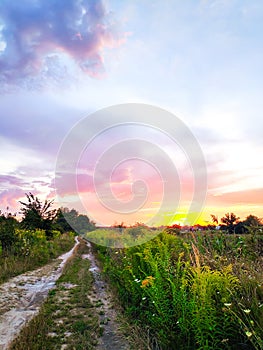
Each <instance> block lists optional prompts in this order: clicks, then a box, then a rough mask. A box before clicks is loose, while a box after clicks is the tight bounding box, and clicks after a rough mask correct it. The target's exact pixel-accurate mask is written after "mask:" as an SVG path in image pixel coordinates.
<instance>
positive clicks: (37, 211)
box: [0, 192, 96, 254]
mask: <svg viewBox="0 0 263 350" xmlns="http://www.w3.org/2000/svg"><path fill="white" fill-rule="evenodd" d="M19 203H20V204H21V209H20V214H21V215H22V218H21V220H20V221H18V220H17V217H16V215H15V214H12V213H10V212H8V208H7V211H6V212H1V211H0V244H1V248H2V253H3V254H7V253H8V252H9V251H10V250H11V249H12V246H13V245H14V244H15V243H16V239H17V235H16V230H17V229H24V230H28V231H35V230H43V231H44V233H45V235H46V238H47V239H52V238H53V235H54V234H55V233H58V232H59V233H61V234H62V233H65V232H70V231H76V232H77V233H78V234H79V233H80V234H82V233H83V234H84V233H85V232H87V231H93V230H94V229H95V228H96V227H95V224H94V222H92V221H91V220H90V219H89V218H88V216H86V215H83V214H79V213H78V212H77V210H75V209H68V208H63V207H62V208H59V209H54V208H52V205H53V203H54V200H47V199H46V200H45V201H44V202H42V201H41V200H40V199H39V198H38V197H36V196H34V194H33V193H31V192H29V193H26V201H19ZM69 222H70V223H71V225H70V224H69Z"/></svg>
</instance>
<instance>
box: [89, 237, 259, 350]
mask: <svg viewBox="0 0 263 350" xmlns="http://www.w3.org/2000/svg"><path fill="white" fill-rule="evenodd" d="M256 240H257V241H256V244H255V239H254V241H253V240H252V239H251V236H249V235H248V236H242V237H238V236H230V235H222V234H214V235H213V234H210V233H208V234H197V235H186V236H172V235H168V234H166V233H161V234H160V235H159V236H158V237H156V238H155V239H153V240H151V241H149V242H147V243H145V244H143V245H139V246H134V247H131V248H126V249H125V248H124V249H110V248H105V247H102V246H99V247H97V248H96V247H95V249H97V251H98V256H99V258H100V259H101V261H102V263H103V268H104V272H105V274H106V276H108V278H109V279H110V281H111V282H112V285H114V288H116V290H117V292H118V295H119V299H120V302H121V304H122V305H123V307H124V309H125V312H126V314H127V315H129V316H130V318H131V320H135V321H134V322H135V323H137V324H138V325H139V326H140V327H141V328H142V329H145V332H150V334H151V337H152V339H157V340H158V347H159V348H161V349H167V350H168V349H200V350H201V349H202V350H209V349H241V348H245V349H262V348H263V342H262V337H263V324H262V322H263V291H262V285H261V283H262V257H258V256H257V255H256V254H258V253H259V252H255V250H256V249H257V247H258V246H259V245H258V241H259V240H260V238H256ZM252 262H253V264H252ZM136 320H137V321H136ZM152 348H155V347H154V345H152Z"/></svg>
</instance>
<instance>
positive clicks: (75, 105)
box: [0, 0, 263, 223]
mask: <svg viewBox="0 0 263 350" xmlns="http://www.w3.org/2000/svg"><path fill="white" fill-rule="evenodd" d="M0 14H1V15H0V28H1V31H0V32H1V34H0V84H1V87H0V93H1V95H0V105H1V111H0V113H1V118H0V140H1V150H0V152H1V178H0V186H1V187H0V207H1V208H2V209H5V207H6V206H9V207H10V208H12V209H13V210H17V208H18V207H17V201H18V200H19V199H21V198H24V193H25V192H28V191H32V192H33V193H36V194H37V195H39V196H40V197H42V198H45V196H47V195H48V196H50V197H52V196H54V195H55V188H54V169H55V163H56V158H57V154H58V150H59V147H60V145H61V143H62V141H63V139H64V137H65V136H66V134H67V133H68V132H70V130H71V129H72V127H73V126H74V125H75V123H77V122H78V121H79V120H81V119H82V118H83V117H85V116H87V115H88V114H90V113H92V112H95V111H96V110H99V109H101V108H105V107H108V106H112V105H115V104H119V103H133V102H137V103H146V104H150V105H155V106H159V107H161V108H163V109H165V110H167V111H169V112H172V113H173V114H174V115H176V116H177V117H178V118H180V119H181V120H182V121H183V122H184V123H185V125H187V127H188V128H189V129H190V130H191V131H192V133H193V134H194V135H195V137H196V139H197V140H198V142H199V144H200V146H201V148H202V150H203V153H204V156H205V160H206V165H207V175H208V190H207V202H206V204H205V209H204V220H209V214H210V213H215V214H218V215H219V216H220V215H222V216H223V214H224V213H225V212H228V211H234V212H235V213H237V214H238V215H239V216H241V217H244V216H245V215H248V214H250V213H252V214H255V215H258V216H259V217H261V216H263V215H262V194H263V183H262V171H263V158H262V156H261V155H262V150H263V141H262V130H263V125H262V124H263V121H262V120H263V118H262V115H261V114H262V107H263V106H262V105H263V99H262V94H263V83H262V82H263V63H262V62H263V45H262V33H263V3H262V1H256V0H255V1H234V0H233V1H232V0H227V1H226V0H225V1H224V0H218V1H213V0H211V1H110V0H108V1H105V2H101V1H88V0H79V1H77V0H74V1H73V0H69V1H66V2H62V1H55V0H52V1H44V0H41V1H40V0H36V1H33V0H22V1H20V2H19V3H17V2H10V1H5V0H2V1H1V3H0ZM91 127H92V126H91ZM105 144H109V142H108V141H107V142H105ZM91 158H92V157H91ZM129 169H130V168H129ZM150 173H151V172H150ZM131 181H132V180H131ZM157 187H158V186H157ZM159 190H160V189H159V187H158V191H159ZM83 191H84V190H83ZM153 192H154V191H153ZM90 195H91V197H89V198H91V199H90V200H91V203H92V205H93V207H94V208H97V206H96V203H95V202H96V199H95V197H93V196H92V194H90ZM154 198H155V197H154V195H153V199H152V201H154ZM156 202H158V201H157V200H156ZM152 203H153V202H152ZM144 210H145V211H147V210H148V212H150V211H151V204H149V203H148V207H145V208H144ZM99 215H100V214H99V211H98V212H97V213H96V214H94V216H95V218H97V217H99ZM119 219H120V217H118V216H117V217H115V216H114V215H109V216H108V219H107V223H109V222H110V221H114V220H119ZM138 219H140V220H141V221H143V220H145V217H144V216H143V214H140V215H139V216H138ZM132 220H135V219H134V217H133V218H132ZM127 221H129V219H127Z"/></svg>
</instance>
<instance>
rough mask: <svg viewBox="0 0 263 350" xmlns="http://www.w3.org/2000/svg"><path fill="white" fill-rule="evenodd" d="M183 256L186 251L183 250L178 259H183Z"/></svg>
mask: <svg viewBox="0 0 263 350" xmlns="http://www.w3.org/2000/svg"><path fill="white" fill-rule="evenodd" d="M183 257H184V252H181V253H180V254H179V258H178V260H181V259H182V258H183Z"/></svg>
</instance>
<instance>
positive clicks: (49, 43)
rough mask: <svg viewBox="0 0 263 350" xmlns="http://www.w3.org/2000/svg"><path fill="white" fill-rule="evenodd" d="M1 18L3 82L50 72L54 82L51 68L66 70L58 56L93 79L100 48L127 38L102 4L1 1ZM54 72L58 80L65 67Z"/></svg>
mask: <svg viewBox="0 0 263 350" xmlns="http://www.w3.org/2000/svg"><path fill="white" fill-rule="evenodd" d="M0 20H1V23H2V24H3V28H2V30H0V35H1V38H2V39H1V40H2V41H3V42H4V43H6V48H5V49H4V50H2V51H0V71H1V74H0V81H1V82H2V84H3V83H5V84H8V83H20V82H21V81H25V80H26V79H27V78H31V79H32V78H35V77H37V76H41V77H42V78H43V77H45V78H47V77H48V76H49V75H50V72H51V73H52V72H53V73H54V75H56V78H58V75H57V73H58V70H57V69H56V67H57V66H59V65H61V67H64V66H65V63H63V64H62V63H61V62H60V59H59V57H60V54H65V55H67V56H68V57H70V58H71V59H72V61H73V62H75V64H76V65H77V66H78V67H79V68H80V69H81V70H82V71H83V72H84V73H86V74H88V75H90V76H93V77H94V76H96V77H97V76H99V75H101V74H103V72H104V64H103V60H104V59H103V50H104V49H105V48H114V47H117V46H119V45H121V44H123V43H124V42H125V40H126V36H127V35H126V34H125V33H119V31H118V28H117V25H116V22H114V20H113V19H112V18H110V14H109V13H108V12H107V10H106V8H105V5H104V4H103V2H102V1H101V0H97V1H90V0H79V1H76V0H67V1H58V0H57V1H44V0H37V1H34V0H27V1H21V2H19V3H17V2H15V3H14V2H12V1H9V0H3V1H1V4H0ZM54 59H55V62H54ZM54 64H55V66H56V67H54ZM59 74H60V75H61V78H63V76H65V74H67V67H65V68H64V70H63V72H60V73H59Z"/></svg>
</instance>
